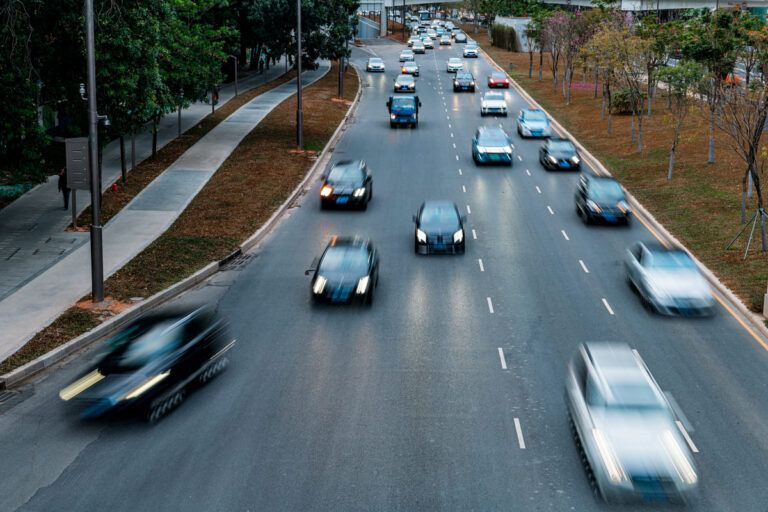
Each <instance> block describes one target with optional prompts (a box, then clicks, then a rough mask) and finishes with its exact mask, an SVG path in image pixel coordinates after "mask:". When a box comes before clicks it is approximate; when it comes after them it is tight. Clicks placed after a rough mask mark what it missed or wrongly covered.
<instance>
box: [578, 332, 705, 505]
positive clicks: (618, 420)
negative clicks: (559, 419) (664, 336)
mask: <svg viewBox="0 0 768 512" xmlns="http://www.w3.org/2000/svg"><path fill="white" fill-rule="evenodd" d="M565 388H566V401H567V404H568V412H569V414H570V417H571V420H572V422H573V428H574V430H575V434H576V439H577V442H578V444H579V448H580V449H581V450H582V451H583V455H584V457H585V460H586V462H587V464H588V465H589V467H588V468H587V469H588V470H591V472H592V476H593V477H594V481H595V483H596V485H597V488H598V490H599V491H600V493H601V494H602V496H603V498H604V499H605V500H606V501H611V502H627V501H638V500H639V501H660V500H665V501H676V502H681V501H682V502H684V501H686V500H687V499H688V498H689V497H690V496H691V495H692V494H693V493H694V492H695V490H696V488H697V485H698V474H697V472H696V467H695V465H694V463H693V456H692V454H691V451H690V449H689V447H688V444H687V439H688V437H687V436H688V434H687V432H686V431H685V430H684V427H683V423H682V422H681V421H679V420H677V415H676V414H675V412H674V411H673V408H672V406H671V405H670V402H669V401H668V400H667V397H666V396H665V394H664V393H663V392H662V391H661V389H660V388H659V385H658V384H657V383H656V381H655V380H654V378H653V376H652V375H651V373H650V372H649V371H648V368H647V366H646V365H645V362H644V361H643V360H642V358H641V357H640V355H639V354H638V353H637V351H635V350H632V349H631V348H630V347H629V346H628V345H626V344H624V343H606V342H588V343H585V344H582V345H581V346H580V347H579V350H578V352H577V353H576V355H575V356H574V357H573V359H572V360H571V362H570V364H569V365H568V374H567V377H566V383H565ZM684 436H685V437H684Z"/></svg>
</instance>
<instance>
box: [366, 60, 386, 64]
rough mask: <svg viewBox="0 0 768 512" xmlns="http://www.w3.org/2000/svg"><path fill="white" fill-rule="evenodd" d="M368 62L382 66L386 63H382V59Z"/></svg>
mask: <svg viewBox="0 0 768 512" xmlns="http://www.w3.org/2000/svg"><path fill="white" fill-rule="evenodd" d="M368 62H370V63H371V64H381V63H383V62H384V61H382V60H381V59H369V60H368Z"/></svg>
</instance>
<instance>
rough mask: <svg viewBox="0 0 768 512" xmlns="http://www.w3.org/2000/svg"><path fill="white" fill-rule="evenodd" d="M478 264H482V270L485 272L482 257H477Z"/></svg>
mask: <svg viewBox="0 0 768 512" xmlns="http://www.w3.org/2000/svg"><path fill="white" fill-rule="evenodd" d="M477 264H478V265H480V272H485V267H484V266H483V260H482V258H478V259H477Z"/></svg>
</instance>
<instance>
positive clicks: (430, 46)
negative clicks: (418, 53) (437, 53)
mask: <svg viewBox="0 0 768 512" xmlns="http://www.w3.org/2000/svg"><path fill="white" fill-rule="evenodd" d="M421 42H422V43H424V48H426V49H428V50H434V49H435V43H434V41H432V38H431V37H429V36H424V37H422V38H421Z"/></svg>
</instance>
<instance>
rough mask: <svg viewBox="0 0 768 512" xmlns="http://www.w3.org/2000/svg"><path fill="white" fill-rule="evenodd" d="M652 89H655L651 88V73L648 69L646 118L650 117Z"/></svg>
mask: <svg viewBox="0 0 768 512" xmlns="http://www.w3.org/2000/svg"><path fill="white" fill-rule="evenodd" d="M654 89H656V88H655V87H654V86H653V71H651V69H650V68H649V69H648V116H650V115H651V105H652V104H653V94H654Z"/></svg>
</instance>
